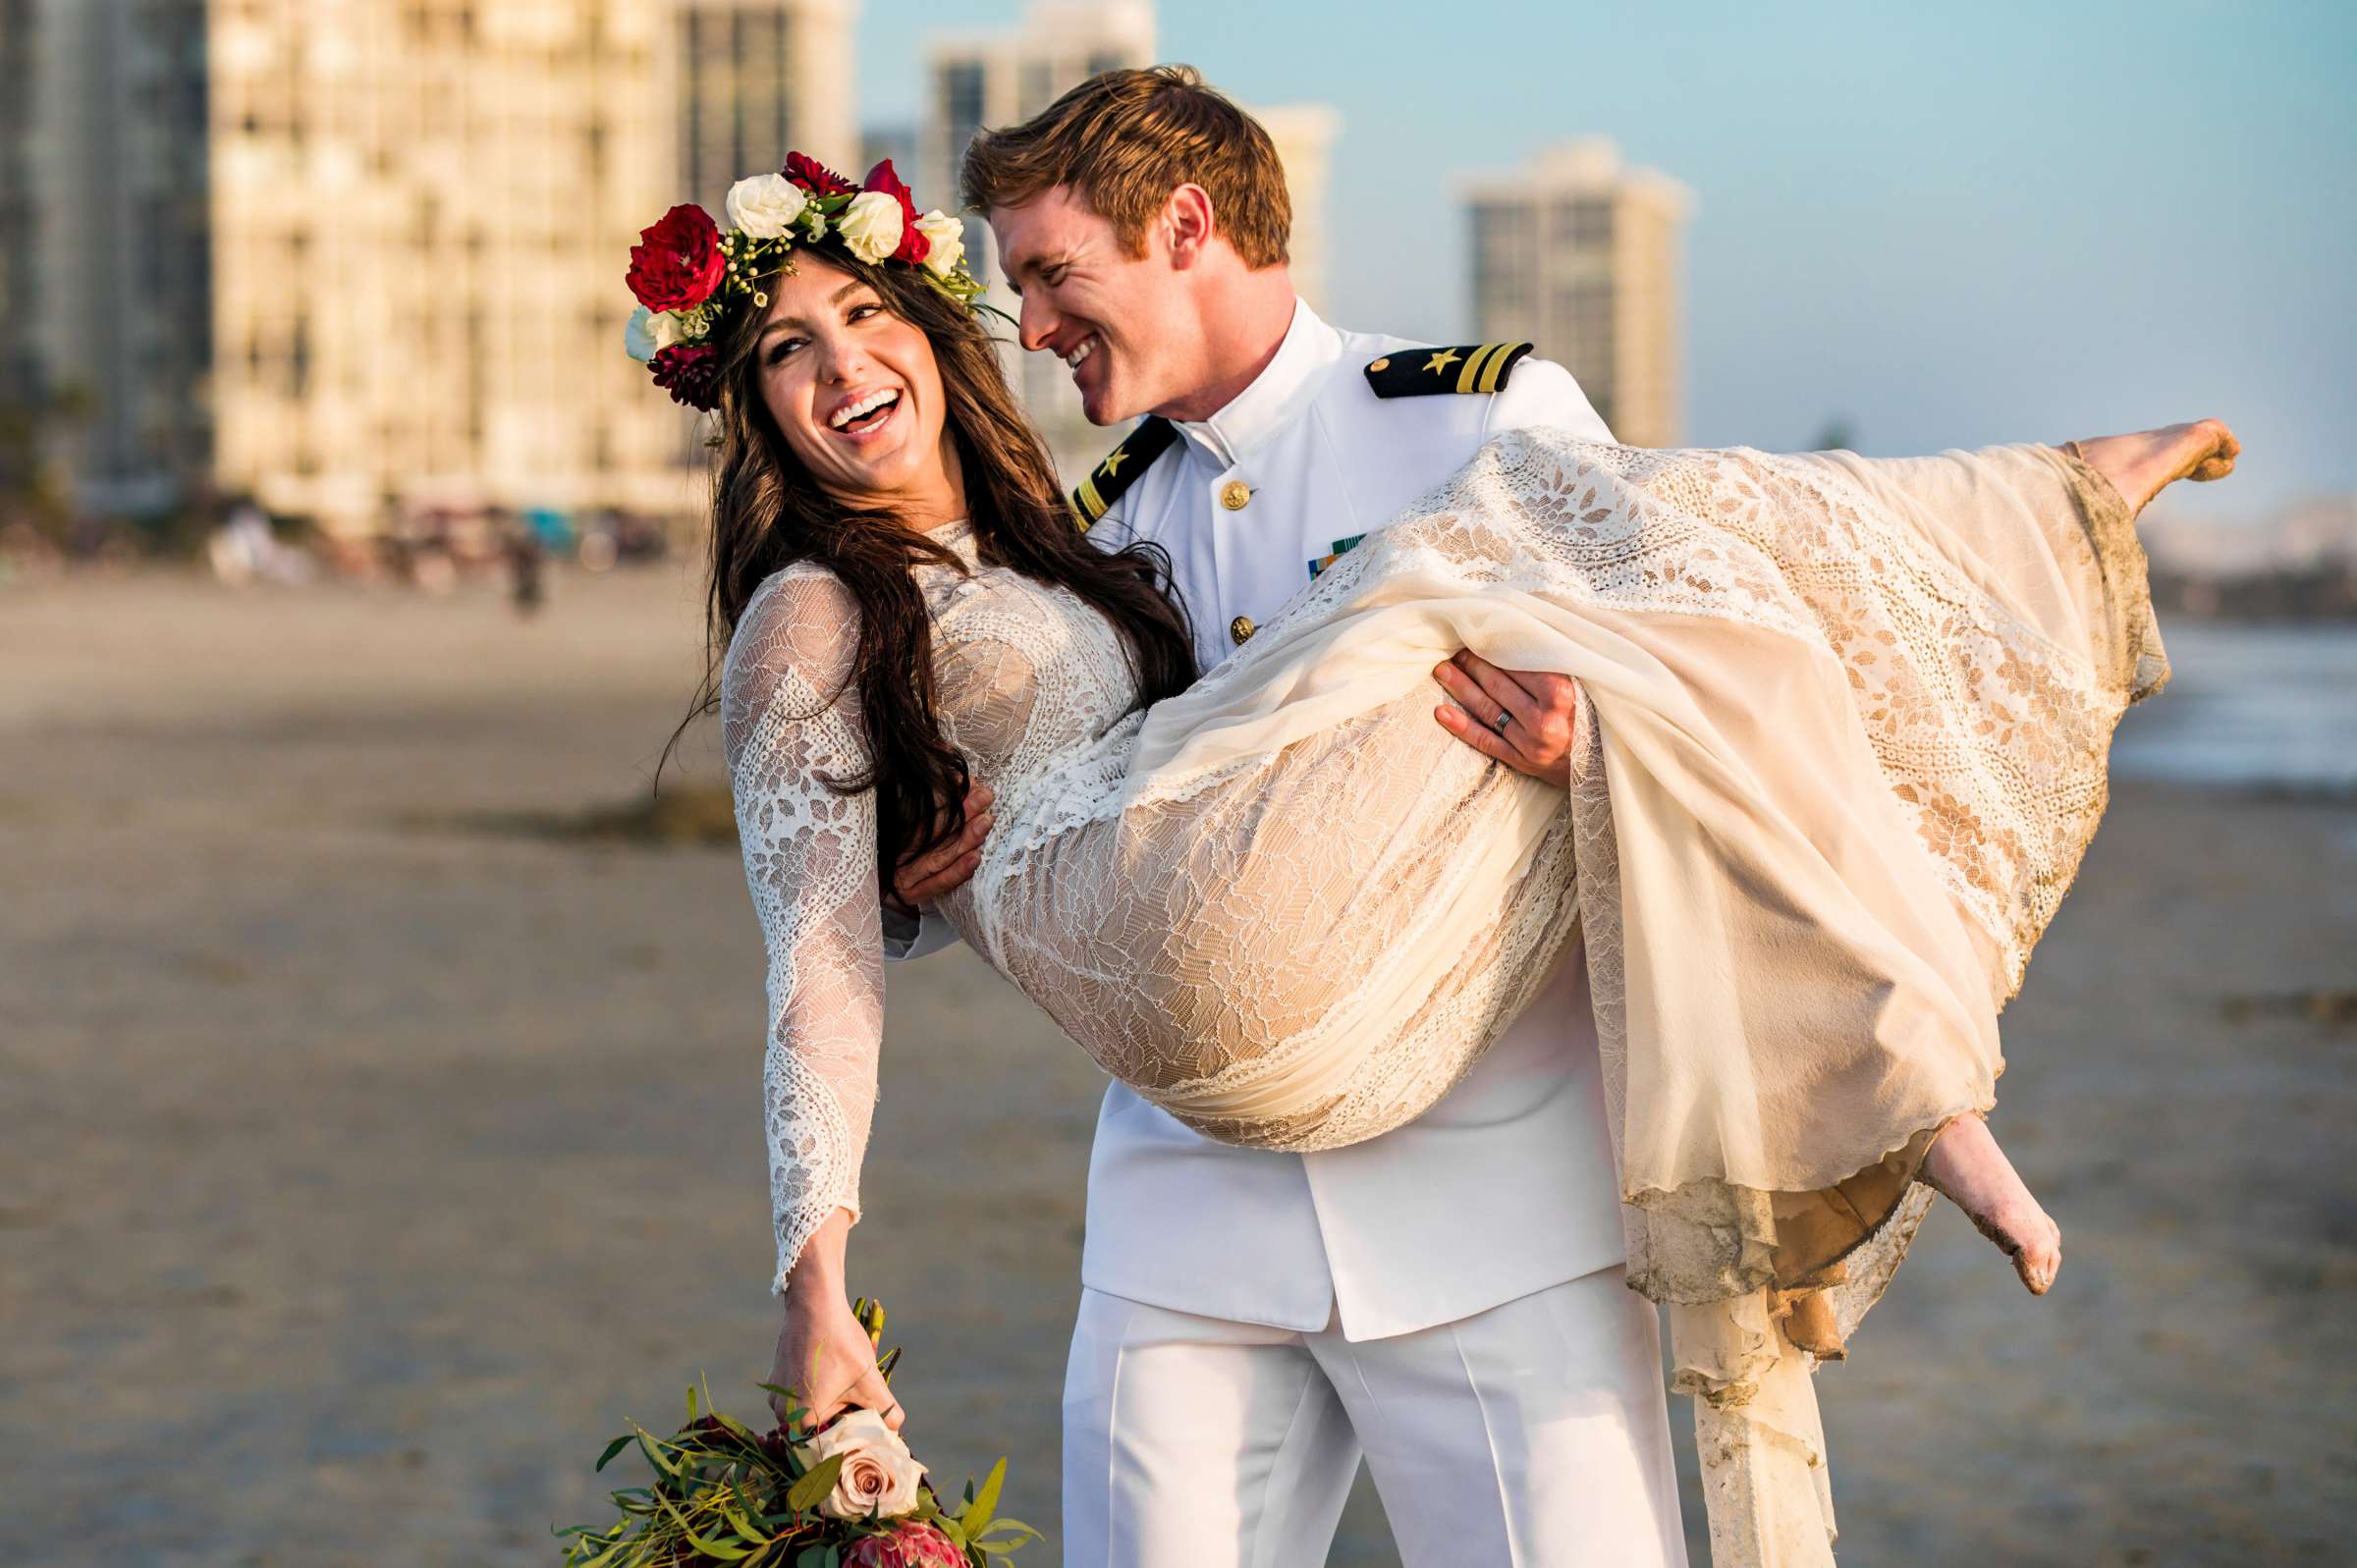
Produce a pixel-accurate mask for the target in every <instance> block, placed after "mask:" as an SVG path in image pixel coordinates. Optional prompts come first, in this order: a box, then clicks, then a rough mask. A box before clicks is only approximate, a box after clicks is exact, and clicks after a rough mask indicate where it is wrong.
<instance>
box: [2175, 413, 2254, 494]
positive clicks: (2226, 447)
mask: <svg viewBox="0 0 2357 1568" xmlns="http://www.w3.org/2000/svg"><path fill="white" fill-rule="evenodd" d="M2194 428H2195V429H2196V430H2198V431H2200V432H2201V433H2202V435H2204V436H2205V437H2207V438H2208V440H2207V443H2206V445H2205V446H2204V448H2203V456H2202V457H2201V458H2200V460H2197V461H2196V462H2195V463H2194V465H2193V466H2192V468H2190V469H2189V470H2187V472H2186V475H2185V477H2186V478H2188V479H2191V480H2193V481H2194V482H2195V483H2196V484H2207V483H2209V482H2210V481H2211V480H2213V479H2223V478H2224V477H2225V476H2226V475H2227V474H2230V473H2232V472H2233V471H2234V460H2235V459H2236V458H2238V457H2240V456H2242V443H2241V442H2240V441H2239V440H2237V439H2235V435H2234V432H2233V431H2231V430H2229V429H2227V428H2226V426H2225V422H2224V421H2223V420H2220V419H2203V420H2200V421H2198V422H2197V423H2196V424H2195V425H2194Z"/></svg>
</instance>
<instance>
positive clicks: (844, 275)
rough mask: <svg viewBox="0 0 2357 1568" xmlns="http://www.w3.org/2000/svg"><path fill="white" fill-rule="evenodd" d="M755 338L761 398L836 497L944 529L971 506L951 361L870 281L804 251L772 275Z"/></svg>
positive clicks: (815, 476) (817, 478)
mask: <svg viewBox="0 0 2357 1568" xmlns="http://www.w3.org/2000/svg"><path fill="white" fill-rule="evenodd" d="M768 287H769V291H770V299H769V310H768V314H767V316H766V317H765V319H764V320H763V322H762V325H761V331H760V334H759V336H758V337H757V338H756V339H755V340H754V344H753V353H754V355H755V362H756V367H757V375H758V385H759V387H760V393H761V401H762V403H763V404H764V405H765V406H767V408H768V410H769V415H770V417H771V418H772V419H774V420H776V421H777V426H778V433H779V434H780V435H781V436H782V437H784V438H785V442H786V445H787V446H788V447H789V448H790V449H792V451H793V453H794V455H795V457H796V458H797V459H799V460H801V462H802V464H803V465H804V466H805V467H806V468H807V469H808V470H809V473H810V476H811V478H812V479H814V480H815V481H816V482H817V483H818V484H819V485H820V486H821V487H822V488H824V489H825V490H826V491H827V492H828V493H829V494H831V495H833V496H836V497H838V498H840V499H841V500H843V501H845V502H846V503H849V504H850V505H854V506H878V507H889V508H891V509H893V510H894V511H897V512H899V513H900V514H902V515H903V516H904V517H905V518H906V519H907V520H908V521H909V522H910V523H911V524H912V525H914V526H918V527H933V526H936V525H938V524H940V523H944V522H950V521H953V520H955V519H956V518H958V517H960V516H962V515H963V514H964V513H965V499H964V489H963V486H962V484H961V483H960V482H959V467H958V460H957V454H956V450H955V446H954V444H953V443H952V442H951V440H950V438H949V435H948V434H947V429H946V423H945V419H944V414H945V411H946V399H945V397H944V395H943V392H942V382H941V366H940V364H939V363H938V361H937V360H936V359H935V357H934V353H933V346H932V344H931V342H930V341H929V340H927V338H926V337H925V334H924V332H923V330H922V329H920V328H919V327H917V326H915V325H914V324H913V323H911V322H908V321H905V320H904V319H902V318H901V317H900V316H897V315H895V314H893V312H892V311H891V310H890V309H888V308H887V307H886V305H885V302H884V300H883V297H881V296H880V295H878V294H877V292H876V290H875V288H874V287H873V286H872V285H871V284H869V283H868V282H867V281H866V280H865V279H862V278H859V277H857V276H855V275H853V274H852V273H850V272H849V271H846V270H845V269H843V268H841V267H837V266H833V265H831V264H829V263H828V262H826V261H823V260H821V259H819V258H817V257H816V256H803V257H801V258H800V259H799V260H798V261H797V262H796V263H795V270H794V271H793V272H790V273H781V274H780V275H778V276H777V277H776V278H774V279H772V280H771V281H770V283H769V286H768Z"/></svg>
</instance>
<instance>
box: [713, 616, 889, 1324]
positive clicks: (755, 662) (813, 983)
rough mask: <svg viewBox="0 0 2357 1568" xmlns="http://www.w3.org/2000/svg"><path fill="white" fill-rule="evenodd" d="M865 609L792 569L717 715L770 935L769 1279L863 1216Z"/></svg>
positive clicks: (746, 641) (751, 631) (754, 620)
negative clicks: (834, 1220)
mask: <svg viewBox="0 0 2357 1568" xmlns="http://www.w3.org/2000/svg"><path fill="white" fill-rule="evenodd" d="M857 625H858V616H857V609H856V606H855V605H853V604H852V602H851V598H850V593H849V592H848V591H846V590H845V589H844V587H843V586H842V585H841V584H840V583H838V582H837V581H836V580H835V579H834V578H833V577H831V576H828V575H825V574H823V573H817V572H812V573H809V574H803V573H800V572H791V573H789V574H787V575H785V576H783V577H781V578H779V579H777V580H776V581H775V582H774V583H773V584H772V585H771V586H770V587H769V588H768V589H766V590H765V591H764V592H763V593H762V594H761V595H760V596H758V597H756V598H755V600H754V601H753V603H752V604H751V605H750V606H748V607H747V610H746V612H745V615H744V618H743V620H742V622H740V625H739V627H738V631H737V636H736V639H735V641H734V642H733V643H732V644H731V646H730V649H729V657H728V662H727V666H726V668H725V670H724V672H723V676H722V683H721V722H722V730H723V741H724V745H725V747H726V751H727V756H728V764H729V778H730V783H731V785H732V787H733V789H734V792H735V797H736V806H737V831H738V838H739V839H740V842H741V844H742V847H743V851H744V875H745V882H746V885H747V887H748V888H749V889H750V891H751V892H752V898H753V909H754V912H755V913H756V914H757V915H759V917H760V920H761V934H762V940H763V942H764V944H765V945H766V946H767V948H768V958H769V962H768V974H767V991H768V1000H769V1008H768V1013H769V1038H768V1049H767V1056H766V1060H765V1062H764V1066H763V1071H762V1080H763V1115H764V1118H765V1120H766V1122H767V1125H768V1132H769V1163H770V1189H771V1199H772V1208H773V1212H774V1217H775V1219H776V1224H777V1241H778V1266H777V1274H776V1277H775V1280H774V1288H776V1289H778V1290H780V1291H783V1290H784V1289H785V1288H786V1285H787V1281H788V1277H789V1275H790V1274H792V1272H793V1271H794V1267H795V1262H796V1261H797V1260H798V1259H799V1258H800V1256H801V1253H802V1249H803V1247H804V1245H805V1244H806V1243H807V1242H808V1240H809V1238H810V1237H811V1236H812V1235H813V1234H814V1233H815V1232H816V1231H817V1230H818V1228H819V1227H820V1225H821V1224H823V1223H825V1222H826V1221H827V1219H828V1218H829V1217H831V1216H833V1215H834V1214H835V1212H836V1211H837V1210H844V1211H847V1212H848V1214H849V1216H850V1218H852V1219H856V1218H857V1217H858V1214H859V1166H860V1162H861V1160H862V1158H863V1157H864V1155H865V1153H866V1148H867V1132H868V1120H869V1116H870V1114H871V1112H872V1110H873V1108H874V1105H875V1098H876V1056H877V1052H878V1050H879V1048H880V1044H881V1041H882V1038H883V1026H884V975H883V939H882V934H881V927H880V923H879V918H878V901H877V888H876V870H875V867H876V809H875V796H874V794H873V793H872V792H868V791H861V792H859V793H855V794H843V793H838V792H837V791H835V790H834V789H832V788H830V787H829V786H828V783H827V781H829V780H837V781H852V780H857V779H859V778H861V777H863V776H864V774H865V771H866V769H867V765H868V762H867V750H866V744H865V741H864V739H863V736H862V731H861V728H860V724H859V714H858V703H857V695H856V692H855V691H854V690H852V689H850V686H849V684H848V682H847V681H846V679H845V676H846V675H847V674H848V672H849V670H850V658H851V654H852V650H853V646H854V639H855V637H856V627H857Z"/></svg>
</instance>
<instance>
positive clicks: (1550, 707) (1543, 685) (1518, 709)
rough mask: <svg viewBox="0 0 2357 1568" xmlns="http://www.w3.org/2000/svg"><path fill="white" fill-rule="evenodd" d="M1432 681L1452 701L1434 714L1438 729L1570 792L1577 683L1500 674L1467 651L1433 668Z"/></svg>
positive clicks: (1513, 672)
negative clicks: (1435, 681) (1435, 682)
mask: <svg viewBox="0 0 2357 1568" xmlns="http://www.w3.org/2000/svg"><path fill="white" fill-rule="evenodd" d="M1432 677H1433V678H1434V679H1435V680H1438V681H1439V682H1440V683H1441V685H1442V687H1443V688H1444V689H1446V690H1447V691H1448V693H1449V695H1450V696H1452V697H1454V698H1455V699H1456V701H1455V702H1454V703H1443V704H1441V706H1440V707H1439V708H1437V709H1435V710H1434V711H1433V717H1435V718H1436V719H1438V720H1440V722H1441V728H1442V729H1444V730H1448V731H1449V732H1450V733H1451V734H1453V735H1454V736H1456V738H1457V739H1459V740H1461V741H1463V742H1464V743H1465V744H1466V745H1468V746H1471V747H1472V748H1473V749H1474V750H1475V751H1478V752H1480V753H1482V754H1483V755H1484V756H1489V757H1495V758H1497V759H1498V760H1499V761H1500V762H1503V763H1505V764H1506V765H1507V767H1509V768H1511V769H1513V770H1514V771H1515V772H1516V773H1526V774H1528V775H1530V776H1531V777H1532V778H1533V779H1537V780H1541V781H1543V782H1544V783H1547V784H1554V785H1555V786H1556V787H1557V788H1559V789H1568V788H1570V787H1571V756H1572V752H1573V750H1574V749H1575V747H1576V745H1577V743H1578V740H1579V682H1578V681H1576V680H1573V679H1572V678H1571V677H1570V676H1551V675H1545V674H1542V673H1540V672H1537V671H1526V670H1501V669H1499V668H1498V667H1497V666H1496V665H1494V664H1492V663H1490V662H1489V661H1488V660H1487V659H1484V658H1482V657H1481V656H1480V655H1478V654H1475V653H1473V652H1472V651H1470V650H1465V651H1461V652H1459V653H1458V654H1457V655H1456V657H1455V658H1453V659H1451V660H1450V661H1449V662H1448V663H1446V664H1443V665H1438V666H1436V667H1434V669H1433V672H1432ZM1468 716H1469V717H1468Z"/></svg>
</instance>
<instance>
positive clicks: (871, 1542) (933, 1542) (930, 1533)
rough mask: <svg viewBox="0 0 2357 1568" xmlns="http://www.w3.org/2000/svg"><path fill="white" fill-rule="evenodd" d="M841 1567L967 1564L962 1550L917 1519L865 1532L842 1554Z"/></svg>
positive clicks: (958, 1567)
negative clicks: (883, 1533)
mask: <svg viewBox="0 0 2357 1568" xmlns="http://www.w3.org/2000/svg"><path fill="white" fill-rule="evenodd" d="M843 1568H967V1564H966V1560H965V1553H964V1552H962V1551H959V1549H958V1547H957V1545H956V1544H955V1543H953V1542H952V1541H951V1540H950V1538H949V1537H947V1536H945V1535H943V1534H942V1533H941V1532H940V1531H938V1530H936V1529H934V1528H933V1527H932V1526H931V1525H928V1524H925V1523H923V1522H922V1521H921V1520H915V1519H910V1520H907V1521H905V1522H904V1523H902V1524H899V1525H896V1526H894V1527H893V1530H892V1533H891V1534H890V1535H886V1536H869V1537H867V1538H865V1539H864V1540H862V1541H860V1542H859V1543H858V1544H857V1545H855V1546H853V1547H852V1548H851V1549H850V1551H847V1552H845V1553H844V1554H843Z"/></svg>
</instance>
